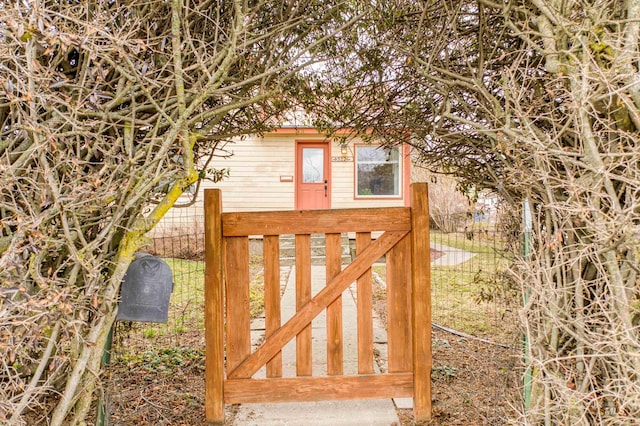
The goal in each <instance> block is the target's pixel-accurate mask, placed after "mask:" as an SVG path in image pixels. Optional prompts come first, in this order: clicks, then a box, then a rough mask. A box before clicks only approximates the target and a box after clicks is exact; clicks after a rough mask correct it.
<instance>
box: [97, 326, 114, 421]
mask: <svg viewBox="0 0 640 426" xmlns="http://www.w3.org/2000/svg"><path fill="white" fill-rule="evenodd" d="M113 327H115V323H114V325H112V326H111V330H109V334H108V335H107V341H106V342H105V343H104V350H103V352H102V361H101V362H100V364H101V365H102V366H103V367H104V366H105V365H108V364H109V363H110V362H111V344H112V342H113ZM107 401H108V395H107V394H106V392H105V394H104V396H103V397H102V398H98V415H97V418H96V426H109V412H108V410H107Z"/></svg>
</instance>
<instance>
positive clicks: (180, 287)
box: [114, 209, 204, 354]
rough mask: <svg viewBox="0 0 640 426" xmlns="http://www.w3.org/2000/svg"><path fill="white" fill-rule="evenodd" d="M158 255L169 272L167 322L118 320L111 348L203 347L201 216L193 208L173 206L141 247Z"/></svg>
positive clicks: (131, 349)
mask: <svg viewBox="0 0 640 426" xmlns="http://www.w3.org/2000/svg"><path fill="white" fill-rule="evenodd" d="M143 250H144V251H145V252H148V253H149V254H152V255H155V256H158V257H160V258H162V259H163V260H164V261H165V262H167V264H168V265H169V267H170V268H171V271H172V274H173V291H172V294H171V300H170V305H169V315H168V321H167V323H141V322H129V321H120V322H118V323H117V325H116V334H115V335H116V342H117V344H116V345H115V346H114V352H115V353H116V354H118V353H123V352H127V351H129V352H135V351H139V350H140V349H141V348H142V349H146V348H149V347H184V346H193V345H194V344H196V343H197V344H199V345H200V347H204V338H203V336H202V331H203V329H204V325H203V324H204V319H203V315H204V307H203V306H204V305H203V303H204V302H203V301H204V218H203V215H202V212H198V211H197V210H196V209H174V210H173V211H172V213H171V215H170V216H169V217H167V218H166V219H165V220H163V222H162V223H161V224H160V226H158V227H157V228H156V229H155V230H154V231H153V233H152V234H151V235H150V237H149V243H148V244H147V246H146V247H145V248H144V249H143Z"/></svg>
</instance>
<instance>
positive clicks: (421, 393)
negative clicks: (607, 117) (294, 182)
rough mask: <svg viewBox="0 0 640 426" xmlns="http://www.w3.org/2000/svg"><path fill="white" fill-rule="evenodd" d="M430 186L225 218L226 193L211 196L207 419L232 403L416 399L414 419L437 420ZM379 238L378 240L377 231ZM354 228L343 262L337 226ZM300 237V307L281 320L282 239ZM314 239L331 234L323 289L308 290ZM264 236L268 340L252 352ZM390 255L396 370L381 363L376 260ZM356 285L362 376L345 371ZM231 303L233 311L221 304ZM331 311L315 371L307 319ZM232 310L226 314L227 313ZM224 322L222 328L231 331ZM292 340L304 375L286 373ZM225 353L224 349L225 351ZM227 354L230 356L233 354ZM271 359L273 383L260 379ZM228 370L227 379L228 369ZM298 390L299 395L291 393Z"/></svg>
mask: <svg viewBox="0 0 640 426" xmlns="http://www.w3.org/2000/svg"><path fill="white" fill-rule="evenodd" d="M428 212H429V206H428V196H427V185H426V184H424V183H419V184H413V185H412V186H411V207H393V208H376V209H348V210H316V211H282V212H253V213H223V212H222V196H221V192H220V190H217V189H212V190H206V191H205V259H206V267H205V268H206V270H205V271H206V272H205V336H206V378H205V386H206V401H205V409H206V419H207V421H208V422H209V423H214V424H222V423H223V422H224V405H225V404H241V403H263V402H282V401H314V400H331V399H365V398H392V397H413V401H414V413H415V418H416V420H426V419H429V418H430V417H431V363H432V360H431V288H430V287H431V284H430V255H429V213H428ZM379 231H382V232H383V233H382V234H381V235H380V236H379V237H378V238H376V239H375V240H374V239H372V237H371V236H372V232H376V233H377V232H379ZM345 232H349V233H355V235H356V253H357V256H356V257H355V259H354V260H353V261H352V262H351V263H350V264H349V265H347V266H346V267H345V268H344V269H342V265H341V245H340V234H341V233H345ZM282 234H294V235H295V242H296V245H295V247H296V248H295V250H296V263H295V265H296V266H295V267H296V306H297V312H296V314H295V315H294V316H293V317H292V318H290V319H289V320H288V321H287V322H286V323H285V324H282V323H281V310H280V261H279V257H280V256H279V236H280V235H282ZM311 234H325V241H326V286H325V287H324V288H323V290H321V291H320V292H319V293H318V294H316V295H315V296H314V297H311V256H310V251H311V250H310V241H311ZM256 235H259V236H263V241H264V298H265V326H266V338H265V340H264V342H263V343H262V345H261V346H260V347H259V348H257V349H256V350H254V351H253V352H252V350H251V335H250V321H251V318H250V313H249V236H256ZM382 256H385V257H386V271H387V275H386V281H387V336H388V371H387V372H386V373H381V374H376V373H375V370H374V362H375V360H374V351H373V320H372V316H373V315H372V313H373V308H372V275H371V266H372V264H373V263H374V262H376V261H377V260H378V259H380V258H381V257H382ZM354 282H356V283H357V284H356V286H357V287H356V288H357V295H358V297H357V311H358V313H357V316H358V322H357V328H358V330H357V331H358V342H357V345H358V374H356V375H350V376H349V375H345V374H344V372H343V366H342V364H343V342H342V316H341V312H342V306H341V295H342V293H343V292H344V290H345V289H347V287H349V285H350V284H351V283H354ZM225 308H226V310H225ZM324 310H326V316H327V342H326V345H327V351H326V352H327V374H326V375H323V376H314V375H313V371H312V368H311V365H312V346H311V321H312V320H313V319H314V318H315V317H316V316H317V315H318V314H320V313H321V312H322V311H324ZM225 314H226V315H225ZM225 327H226V332H225ZM294 337H295V338H296V376H295V377H282V356H281V351H282V348H283V347H284V345H285V344H287V343H288V342H289V341H291V340H292V339H293V338H294ZM225 349H226V351H225ZM225 354H226V358H225ZM263 366H266V378H262V379H258V378H253V376H254V374H255V373H256V372H257V371H258V370H260V369H261V368H262V367H263ZM225 372H226V375H225ZM292 390H295V391H292Z"/></svg>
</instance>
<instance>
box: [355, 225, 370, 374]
mask: <svg viewBox="0 0 640 426" xmlns="http://www.w3.org/2000/svg"><path fill="white" fill-rule="evenodd" d="M370 244H371V232H357V233H356V254H360V253H362V251H363V250H364V249H366V248H367V247H369V245H370ZM356 286H357V287H356V288H357V290H356V296H357V297H356V300H357V306H358V373H359V374H372V373H373V286H372V276H371V268H369V269H367V271H366V272H365V273H364V274H362V275H361V276H360V277H359V278H358V279H357V280H356Z"/></svg>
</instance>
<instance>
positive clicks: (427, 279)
mask: <svg viewBox="0 0 640 426" xmlns="http://www.w3.org/2000/svg"><path fill="white" fill-rule="evenodd" d="M430 246H431V244H430V241H429V191H428V185H427V184H426V183H413V184H411V289H412V290H411V293H412V295H411V301H412V302H411V303H412V310H411V311H412V313H413V315H412V325H413V413H414V416H415V420H416V422H418V421H425V420H430V419H431V365H432V357H431V249H430Z"/></svg>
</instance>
